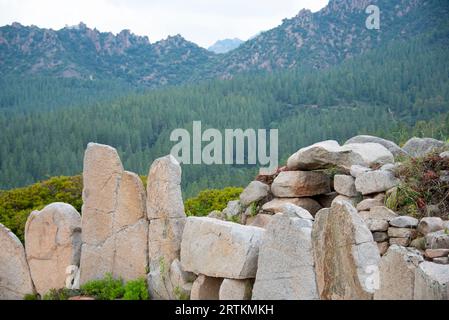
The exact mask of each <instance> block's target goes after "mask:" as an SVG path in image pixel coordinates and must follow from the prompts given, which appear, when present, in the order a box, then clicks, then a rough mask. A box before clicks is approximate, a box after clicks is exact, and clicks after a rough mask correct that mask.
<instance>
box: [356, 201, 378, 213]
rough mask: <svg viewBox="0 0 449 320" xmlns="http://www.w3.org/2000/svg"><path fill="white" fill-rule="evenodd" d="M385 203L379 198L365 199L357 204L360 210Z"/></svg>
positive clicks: (366, 209)
mask: <svg viewBox="0 0 449 320" xmlns="http://www.w3.org/2000/svg"><path fill="white" fill-rule="evenodd" d="M383 205H384V203H383V202H382V201H380V200H378V199H365V200H362V201H361V202H359V203H358V204H357V210H358V211H369V210H371V209H372V208H374V207H382V206H383Z"/></svg>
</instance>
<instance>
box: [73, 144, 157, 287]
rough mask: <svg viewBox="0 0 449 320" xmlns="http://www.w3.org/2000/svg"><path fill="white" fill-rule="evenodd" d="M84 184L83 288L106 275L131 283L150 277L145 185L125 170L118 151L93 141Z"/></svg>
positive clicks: (85, 169)
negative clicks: (133, 280) (148, 270)
mask: <svg viewBox="0 0 449 320" xmlns="http://www.w3.org/2000/svg"><path fill="white" fill-rule="evenodd" d="M83 183H84V189H83V208H82V219H81V222H82V223H81V224H82V230H83V232H82V241H83V245H82V252H81V263H80V269H81V280H80V281H81V284H83V283H85V282H87V281H89V280H94V279H99V278H103V277H104V275H105V274H106V273H111V274H112V275H113V276H114V277H121V278H123V279H124V280H125V281H126V280H132V279H136V278H138V277H143V276H145V275H146V270H147V267H148V253H147V252H148V241H147V239H148V222H147V219H146V206H145V202H146V196H145V189H144V187H143V184H142V181H141V180H140V178H139V177H138V176H137V175H136V174H134V173H131V172H127V171H125V170H124V169H123V165H122V163H121V161H120V158H119V156H118V153H117V151H116V150H115V149H114V148H112V147H109V146H106V145H100V144H95V143H90V144H89V145H88V147H87V150H86V153H85V156H84V171H83Z"/></svg>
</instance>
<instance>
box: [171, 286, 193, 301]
mask: <svg viewBox="0 0 449 320" xmlns="http://www.w3.org/2000/svg"><path fill="white" fill-rule="evenodd" d="M173 293H174V294H175V298H176V299H177V300H181V301H184V300H190V296H189V295H188V294H187V293H186V292H185V291H184V290H182V289H181V288H180V287H176V288H175V289H174V290H173Z"/></svg>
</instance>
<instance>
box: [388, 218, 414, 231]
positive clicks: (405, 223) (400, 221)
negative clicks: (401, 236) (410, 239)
mask: <svg viewBox="0 0 449 320" xmlns="http://www.w3.org/2000/svg"><path fill="white" fill-rule="evenodd" d="M418 222H419V221H418V219H416V218H413V217H408V216H400V217H397V218H394V219H392V220H391V221H390V225H391V226H393V227H396V228H416V227H417V226H418Z"/></svg>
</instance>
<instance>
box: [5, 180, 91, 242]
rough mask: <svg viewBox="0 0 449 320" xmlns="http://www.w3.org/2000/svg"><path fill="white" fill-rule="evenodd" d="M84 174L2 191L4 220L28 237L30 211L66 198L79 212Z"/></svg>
mask: <svg viewBox="0 0 449 320" xmlns="http://www.w3.org/2000/svg"><path fill="white" fill-rule="evenodd" d="M82 189H83V186H82V178H81V176H74V177H54V178H51V179H49V180H47V181H43V182H39V183H36V184H33V185H31V186H28V187H25V188H19V189H12V190H9V191H0V223H2V224H3V225H5V226H6V227H7V228H9V229H11V231H12V232H13V233H14V234H15V235H17V237H19V239H20V240H21V241H23V240H24V230H25V223H26V220H27V219H28V216H29V214H30V213H31V212H32V211H34V210H41V209H42V208H43V207H45V206H46V205H48V204H50V203H53V202H65V203H69V204H71V205H72V206H74V207H75V208H76V209H77V210H78V211H79V212H80V211H81V206H82V198H81V194H82Z"/></svg>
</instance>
